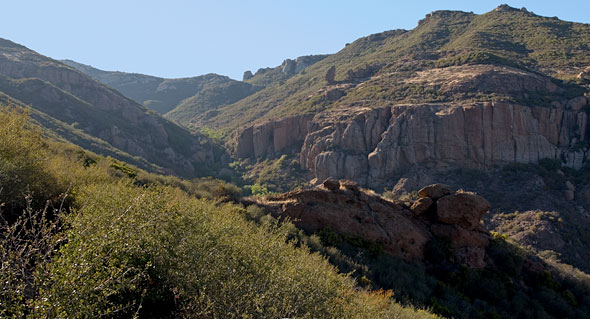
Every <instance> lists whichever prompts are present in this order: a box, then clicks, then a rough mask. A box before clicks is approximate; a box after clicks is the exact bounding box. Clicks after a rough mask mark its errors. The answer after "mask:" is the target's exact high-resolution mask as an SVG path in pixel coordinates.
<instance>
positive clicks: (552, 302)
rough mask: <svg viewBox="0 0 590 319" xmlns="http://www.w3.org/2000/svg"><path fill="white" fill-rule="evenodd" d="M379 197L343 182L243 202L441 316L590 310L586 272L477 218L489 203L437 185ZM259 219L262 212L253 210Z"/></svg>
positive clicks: (559, 314) (361, 277)
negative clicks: (291, 224) (289, 221)
mask: <svg viewBox="0 0 590 319" xmlns="http://www.w3.org/2000/svg"><path fill="white" fill-rule="evenodd" d="M418 193H419V197H418V196H416V197H415V198H413V199H405V200H385V199H384V198H381V197H379V196H377V195H376V194H375V193H374V192H372V191H369V190H366V189H362V188H360V187H359V185H358V184H357V183H356V182H354V181H350V180H340V181H336V180H327V181H326V182H324V183H323V184H322V185H320V186H318V187H317V188H313V189H305V190H295V191H291V192H288V193H285V194H277V195H269V196H266V197H263V198H250V199H246V200H245V202H254V203H257V204H258V205H260V206H261V207H263V208H264V209H266V211H267V212H269V213H270V214H271V215H272V216H276V217H278V218H286V217H290V218H293V220H295V223H296V225H297V226H299V227H301V228H302V229H303V230H305V232H303V231H301V232H299V234H298V236H297V237H296V238H297V239H298V240H299V241H302V242H304V243H307V244H309V245H310V247H311V248H312V249H313V250H316V251H319V252H321V253H322V254H325V255H327V256H328V257H329V259H330V261H331V262H332V263H333V264H335V265H336V266H338V269H340V271H343V272H346V273H351V274H352V276H354V277H355V278H357V281H358V282H359V283H361V284H363V285H365V286H367V287H371V288H373V289H375V288H381V289H393V290H394V291H395V295H394V296H395V297H396V298H398V300H403V301H405V302H409V303H412V304H414V305H427V306H428V307H430V308H431V309H432V310H433V312H435V313H437V314H439V315H442V316H445V317H448V318H482V319H484V318H486V319H487V318H578V317H584V316H585V315H586V313H587V312H588V311H589V309H590V299H589V295H588V289H589V288H590V286H589V285H590V276H588V275H587V274H584V273H582V272H580V271H578V270H577V269H575V268H572V267H571V266H568V265H564V264H561V263H559V262H555V261H551V260H544V259H542V258H539V256H537V255H536V254H535V253H534V252H533V251H527V250H525V249H523V248H521V247H519V246H518V245H516V244H514V243H513V242H511V241H510V240H508V239H507V237H506V236H505V235H500V234H498V233H494V232H492V233H489V232H488V231H486V230H485V229H484V227H485V226H486V223H483V225H482V224H480V218H481V216H482V215H486V214H485V213H486V211H487V209H488V208H489V207H490V206H489V205H490V204H489V203H488V202H487V201H486V199H484V198H482V197H481V196H478V195H476V194H474V193H471V192H467V191H463V190H460V191H457V192H456V193H455V192H452V191H451V190H450V189H449V188H447V187H446V186H444V185H440V184H435V185H430V186H427V187H424V188H423V189H421V190H419V191H418ZM259 216H260V213H259Z"/></svg>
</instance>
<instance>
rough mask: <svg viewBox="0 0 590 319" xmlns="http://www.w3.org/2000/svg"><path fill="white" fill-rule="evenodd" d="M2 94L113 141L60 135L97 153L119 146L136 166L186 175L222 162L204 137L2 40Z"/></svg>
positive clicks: (217, 151) (87, 79)
mask: <svg viewBox="0 0 590 319" xmlns="http://www.w3.org/2000/svg"><path fill="white" fill-rule="evenodd" d="M0 92H3V93H4V94H5V95H6V96H8V97H10V98H12V99H14V100H16V101H20V102H21V103H22V104H26V105H30V106H31V107H32V108H33V109H35V110H37V112H40V113H42V114H44V115H46V118H47V117H50V118H53V119H55V120H56V121H59V122H60V123H65V124H67V125H70V126H72V127H75V128H77V129H78V130H80V131H81V132H83V133H84V134H86V136H92V137H94V138H98V139H101V140H103V141H105V142H106V143H108V144H110V146H111V147H109V148H108V149H107V148H104V147H102V146H100V143H98V144H96V143H95V144H94V145H93V147H94V148H93V147H89V146H88V144H91V145H92V144H93V143H92V142H91V141H89V140H84V141H82V140H79V139H78V140H76V139H73V138H72V137H73V136H72V135H71V134H64V133H61V134H60V133H59V132H58V133H57V134H58V135H60V136H61V137H63V138H65V139H68V140H70V141H71V142H73V143H78V144H81V146H84V147H87V148H90V149H93V150H95V151H97V152H99V153H104V154H111V153H113V149H118V150H120V152H122V153H126V154H130V155H131V156H134V157H138V159H137V160H136V161H134V163H136V164H141V162H143V161H147V162H148V163H151V164H155V165H158V166H160V167H162V168H164V169H167V170H168V171H169V172H174V173H176V174H179V175H182V176H187V177H190V176H197V175H211V172H210V171H209V170H208V167H212V166H214V165H218V163H219V162H220V161H219V156H221V151H220V150H219V149H218V148H217V147H216V146H214V145H213V144H211V143H210V142H209V141H208V140H207V139H206V138H205V137H203V136H199V135H194V134H191V133H189V132H188V131H187V130H186V129H184V128H181V127H179V126H178V125H176V124H174V123H172V122H170V121H168V120H166V119H164V118H162V117H160V116H158V115H157V114H154V113H153V112H151V111H148V110H146V109H145V108H144V107H143V106H141V105H139V104H137V103H136V102H134V101H132V100H131V99H129V98H126V97H124V96H123V95H121V94H120V93H119V92H117V91H115V90H114V89H112V88H109V87H108V86H105V85H104V84H102V83H100V82H97V81H95V80H93V79H92V78H90V77H89V76H87V75H85V74H83V73H81V72H79V71H77V70H76V69H74V68H71V67H69V66H67V65H65V64H62V63H60V62H59V61H55V60H52V59H50V58H47V57H45V56H42V55H40V54H38V53H36V52H34V51H31V50H29V49H27V48H26V47H24V46H21V45H18V44H16V43H13V42H11V41H8V40H4V39H0ZM54 122H55V121H54ZM46 123H48V122H46ZM62 129H65V130H67V128H64V127H63V126H62ZM115 155H116V154H115ZM216 157H217V158H216ZM144 167H145V165H144Z"/></svg>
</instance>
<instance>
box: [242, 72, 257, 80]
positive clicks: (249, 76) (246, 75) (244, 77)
mask: <svg viewBox="0 0 590 319" xmlns="http://www.w3.org/2000/svg"><path fill="white" fill-rule="evenodd" d="M253 76H254V74H252V71H250V70H248V71H245V72H244V75H243V76H242V81H246V80H250V79H251V78H252V77H253Z"/></svg>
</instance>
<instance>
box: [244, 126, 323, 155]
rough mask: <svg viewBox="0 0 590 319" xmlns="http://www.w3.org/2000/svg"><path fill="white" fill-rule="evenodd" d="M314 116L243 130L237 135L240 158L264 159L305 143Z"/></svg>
mask: <svg viewBox="0 0 590 319" xmlns="http://www.w3.org/2000/svg"><path fill="white" fill-rule="evenodd" d="M311 119H312V116H309V115H308V116H305V115H302V116H294V117H288V118H284V119H281V120H277V121H267V122H264V123H260V124H256V125H254V126H250V127H247V128H245V129H242V130H240V131H239V132H238V134H237V147H236V155H237V156H238V157H252V158H258V157H264V156H268V155H272V154H274V153H277V152H280V151H281V150H283V149H285V148H289V147H292V146H294V145H296V144H298V143H301V142H303V140H304V139H305V136H306V135H307V132H308V127H307V126H308V123H309V122H310V121H311Z"/></svg>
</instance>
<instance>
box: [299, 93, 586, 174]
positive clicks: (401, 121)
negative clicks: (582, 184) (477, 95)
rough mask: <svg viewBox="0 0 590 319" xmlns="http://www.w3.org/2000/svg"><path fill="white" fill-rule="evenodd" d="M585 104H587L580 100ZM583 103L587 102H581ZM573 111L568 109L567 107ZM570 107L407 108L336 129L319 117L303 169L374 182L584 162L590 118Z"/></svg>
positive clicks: (371, 113)
mask: <svg viewBox="0 0 590 319" xmlns="http://www.w3.org/2000/svg"><path fill="white" fill-rule="evenodd" d="M582 98H583V97H582ZM583 99H584V98H583ZM570 105H571V103H570ZM585 105H590V101H587V100H585V99H584V101H583V103H582V102H579V104H578V105H576V106H575V109H572V108H571V107H570V108H569V109H566V108H564V107H559V108H549V107H527V106H522V105H518V104H508V103H477V104H468V105H446V104H427V105H402V106H393V107H384V108H378V109H370V110H357V111H355V112H350V111H348V113H349V114H350V115H349V118H348V119H346V120H344V121H340V122H338V123H336V124H334V122H333V119H332V118H330V117H329V116H328V117H322V116H317V117H316V118H314V120H313V121H312V123H311V124H310V130H309V133H308V135H307V136H306V138H305V142H304V144H303V147H302V149H301V155H300V162H301V165H302V167H304V168H306V169H308V170H310V171H312V172H313V173H314V175H315V176H316V177H317V178H318V179H319V180H323V179H325V178H327V177H329V176H333V177H341V178H353V179H357V180H360V181H361V182H362V183H368V184H371V183H375V182H378V181H382V180H385V179H387V178H389V177H392V176H393V175H394V174H395V173H396V172H399V170H401V169H407V168H410V167H412V166H415V165H421V166H423V167H429V168H440V169H445V168H450V167H469V168H480V169H486V168H491V167H492V166H494V165H498V164H500V165H501V164H507V163H513V162H518V163H536V162H537V161H538V160H540V159H543V158H551V159H561V160H563V161H564V162H565V163H566V165H567V166H570V167H573V168H580V167H582V166H583V165H584V163H586V161H587V155H588V154H587V148H586V147H583V145H585V142H587V140H588V137H589V132H588V115H587V113H585V112H582V111H580V109H581V108H582V107H583V106H585Z"/></svg>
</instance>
